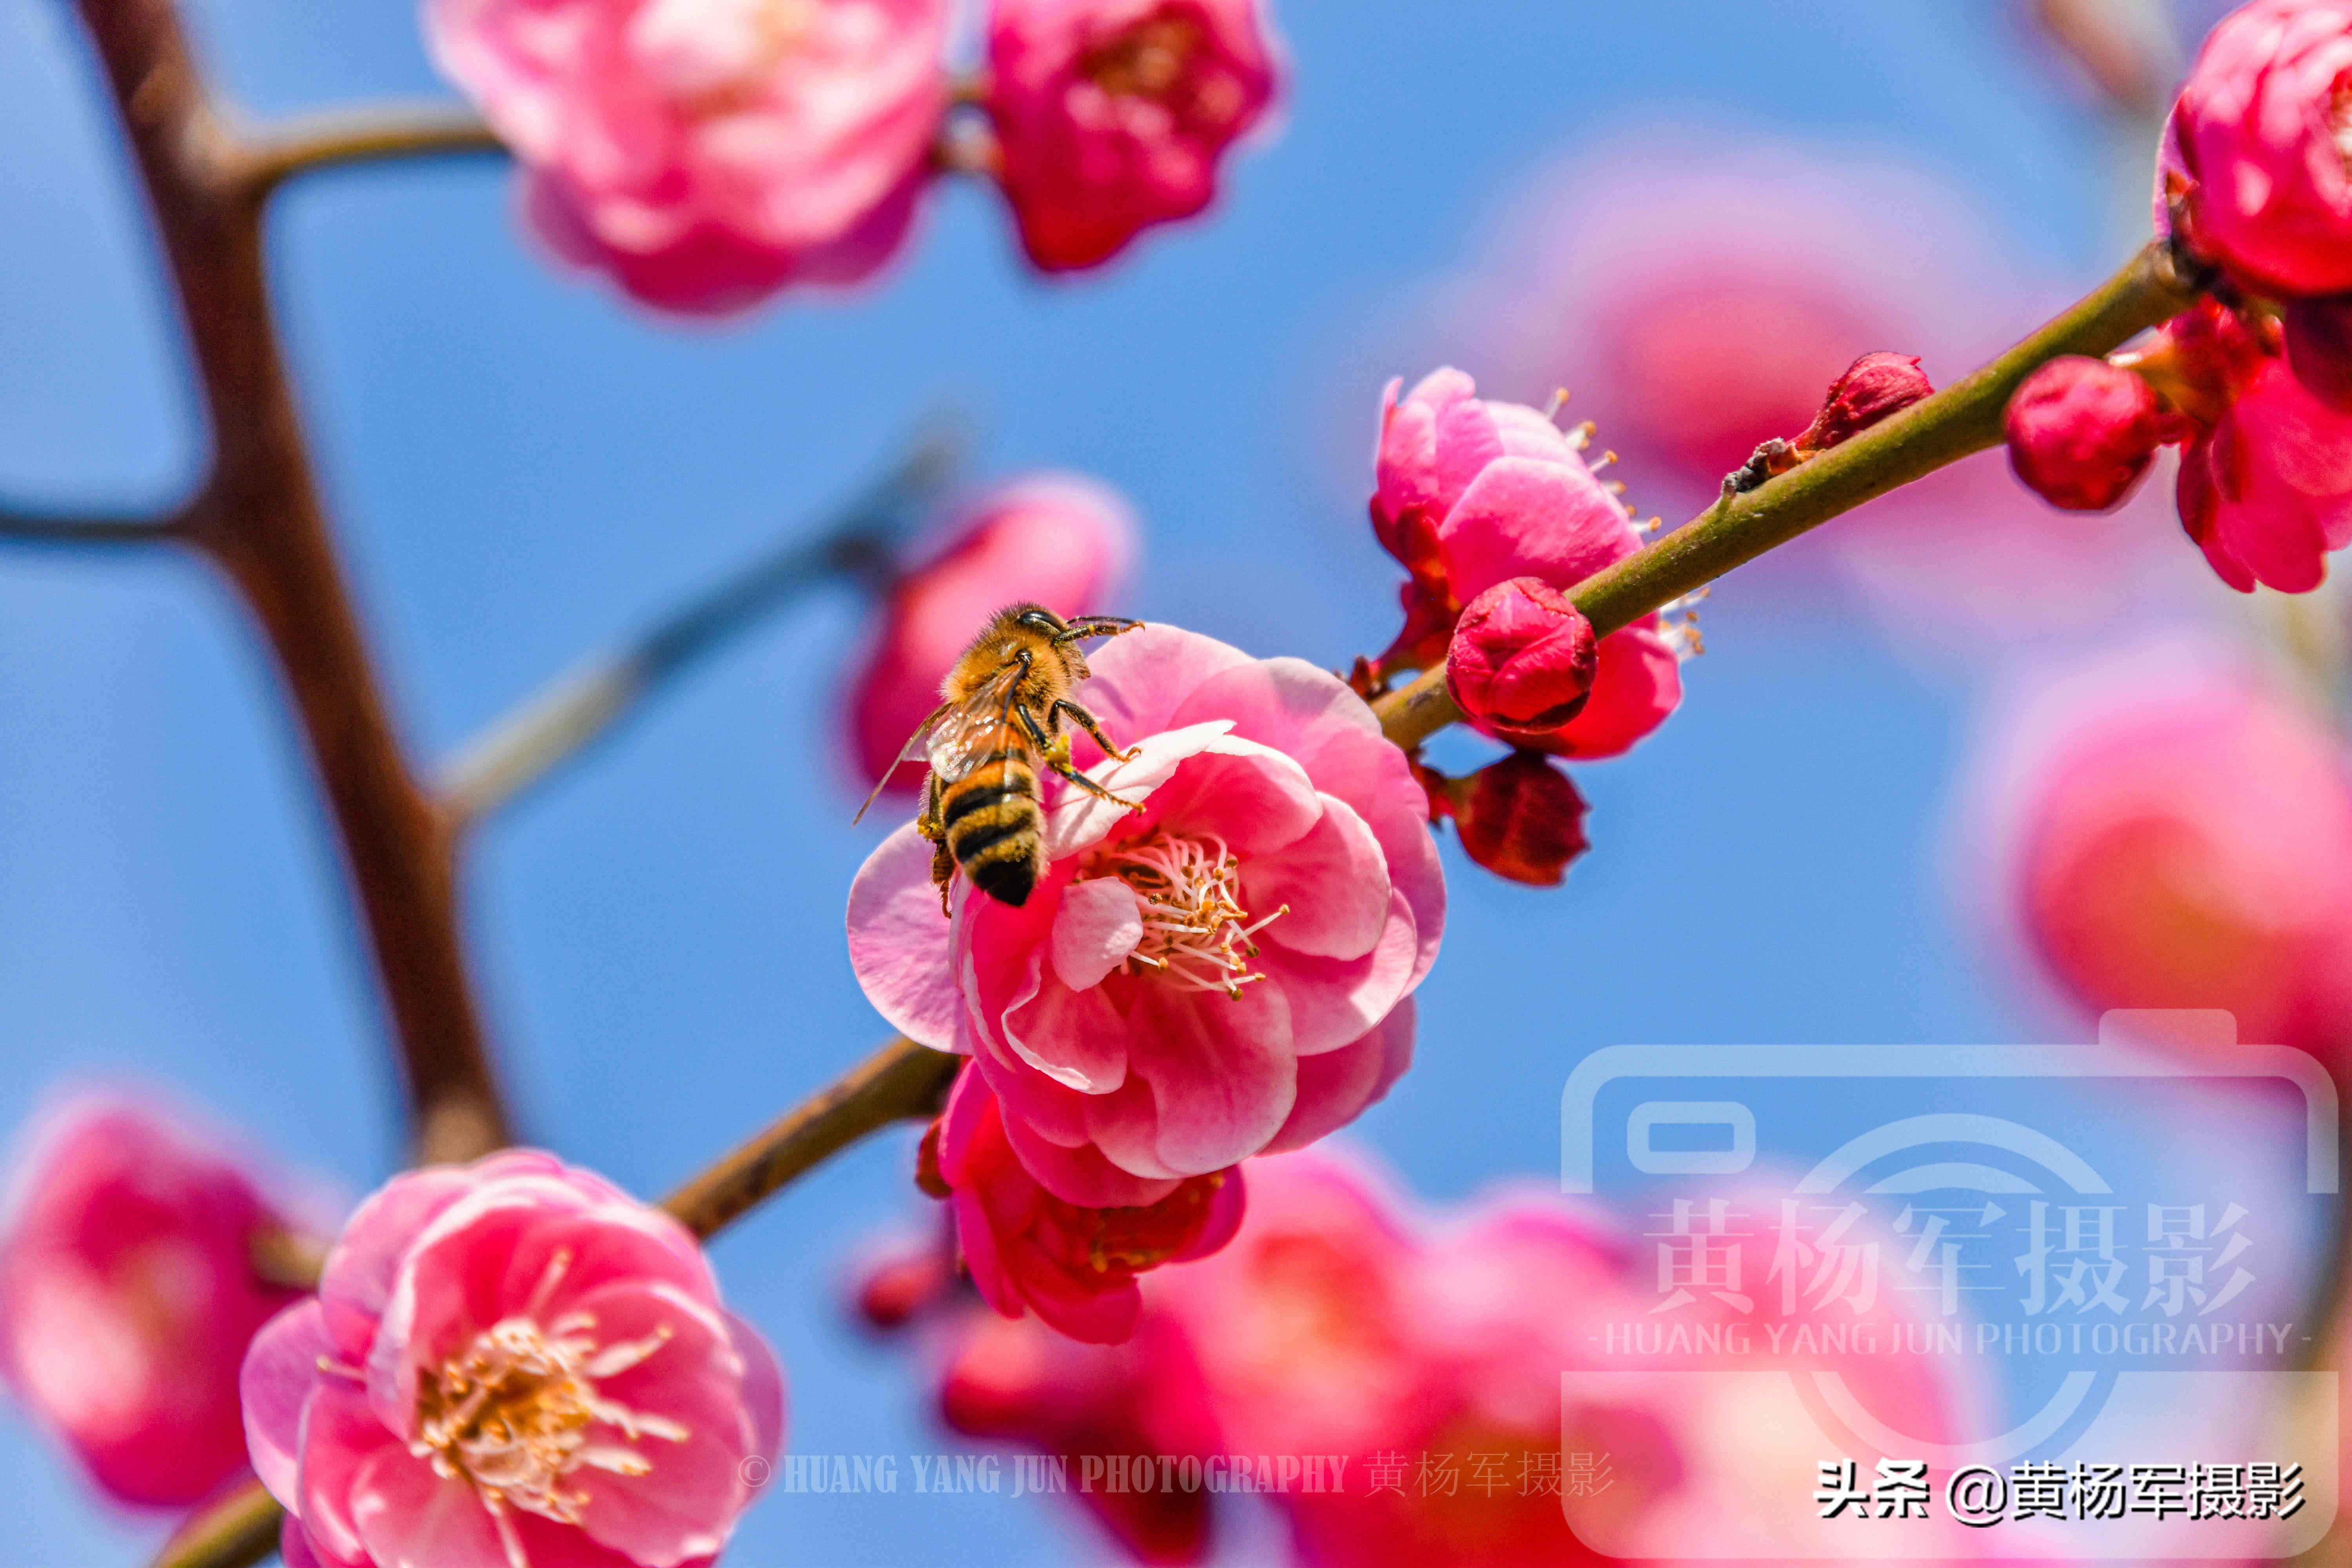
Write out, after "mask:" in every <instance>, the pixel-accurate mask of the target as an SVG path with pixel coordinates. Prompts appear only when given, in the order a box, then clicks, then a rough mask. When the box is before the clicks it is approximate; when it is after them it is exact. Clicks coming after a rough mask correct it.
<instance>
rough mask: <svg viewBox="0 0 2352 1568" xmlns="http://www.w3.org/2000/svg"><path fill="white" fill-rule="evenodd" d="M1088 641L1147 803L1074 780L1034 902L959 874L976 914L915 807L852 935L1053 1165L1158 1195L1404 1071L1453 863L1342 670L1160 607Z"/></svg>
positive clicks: (1096, 1185)
mask: <svg viewBox="0 0 2352 1568" xmlns="http://www.w3.org/2000/svg"><path fill="white" fill-rule="evenodd" d="M1089 662H1090V663H1091V664H1092V666H1093V670H1094V678H1093V679H1091V680H1089V681H1088V682H1087V684H1086V685H1085V686H1084V687H1082V688H1081V689H1080V691H1079V696H1080V699H1081V700H1083V701H1085V702H1086V704H1087V706H1088V707H1089V708H1091V709H1092V710H1094V711H1095V712H1096V713H1097V715H1099V716H1100V718H1101V720H1102V722H1103V726H1104V728H1105V730H1106V731H1108V734H1109V735H1110V736H1111V738H1112V739H1113V740H1114V741H1115V742H1118V743H1119V744H1121V745H1123V746H1127V747H1129V748H1133V749H1135V750H1136V752H1137V754H1136V755H1135V756H1134V758H1133V760H1131V761H1126V762H1108V763H1103V762H1099V761H1097V759H1099V757H1100V752H1099V751H1098V750H1097V749H1096V748H1095V747H1094V746H1093V745H1092V742H1088V741H1085V740H1083V739H1082V740H1080V741H1078V742H1076V748H1075V752H1074V754H1075V755H1076V760H1077V761H1078V762H1079V763H1080V764H1081V765H1082V766H1083V765H1085V764H1087V763H1095V764H1096V765H1094V766H1093V767H1092V768H1091V769H1090V773H1091V776H1093V777H1094V778H1095V779H1097V781H1099V782H1100V783H1101V784H1104V785H1105V786H1107V787H1108V789H1110V790H1111V791H1113V792H1115V793H1117V794H1118V795H1119V797H1120V798H1121V799H1122V800H1126V801H1133V802H1137V803H1139V804H1140V805H1142V807H1143V809H1142V811H1141V812H1140V813H1130V812H1129V811H1128V810H1127V809H1125V808H1124V807H1123V806H1121V805H1118V804H1114V803H1111V802H1106V801H1103V800H1100V799H1098V798H1097V797H1095V796H1093V795H1086V794H1083V793H1081V792H1078V791H1076V790H1074V789H1071V788H1069V787H1067V786H1063V785H1059V784H1056V785H1055V787H1054V788H1053V789H1052V790H1051V792H1050V793H1049V795H1048V796H1047V799H1046V801H1045V806H1046V822H1045V852H1046V855H1047V857H1048V858H1049V860H1050V862H1051V864H1050V866H1049V868H1048V870H1047V873H1046V875H1045V878H1044V879H1042V880H1041V881H1040V882H1039V883H1038V885H1037V888H1036V890H1035V891H1034V892H1033V893H1032V894H1031V895H1030V897H1029V899H1028V900H1027V902H1026V903H1024V904H1023V905H1022V906H1020V907H1019V908H1014V907H1013V906H1011V905H1007V904H1003V903H1000V902H998V901H997V900H993V899H992V898H989V897H987V896H986V895H984V894H977V893H975V892H974V891H973V890H972V889H971V886H970V884H969V882H968V881H966V880H965V879H961V878H959V879H957V880H956V881H955V883H954V884H953V885H952V888H953V891H952V895H951V897H952V915H951V917H950V916H947V915H942V914H941V913H940V896H939V892H938V889H936V887H935V886H934V885H933V883H932V880H931V873H930V864H931V847H930V845H929V843H927V842H926V841H925V840H924V839H923V838H922V837H921V836H920V835H919V834H918V833H917V832H916V831H915V829H914V827H913V826H912V825H911V824H910V825H908V826H906V827H903V828H901V829H900V830H899V831H898V832H897V833H895V834H893V835H892V836H891V837H889V838H887V839H886V840H884V842H883V843H882V845H881V846H880V847H878V848H877V849H876V850H875V852H874V854H873V856H872V857H871V858H868V860H867V861H866V866H865V868H864V869H863V870H861V871H860V872H859V873H858V876H857V879H856V883H855V884H854V885H853V886H852V888H851V889H850V897H849V955H850V962H851V963H852V965H853V966H854V967H855V969H856V973H857V977H858V982H859V984H861V985H863V986H864V987H865V990H866V996H867V998H868V1000H870V1001H871V1002H872V1003H873V1004H874V1005H875V1006H876V1007H877V1009H879V1010H880V1012H881V1013H882V1015H883V1016H885V1017H886V1018H887V1019H889V1020H890V1021H891V1023H892V1024H893V1025H895V1026H897V1027H898V1028H899V1029H901V1030H903V1031H904V1032H905V1033H906V1034H907V1035H908V1037H910V1038H912V1039H915V1040H918V1041H920V1042H921V1043H923V1044H925V1045H928V1046H931V1047H936V1048H938V1049H940V1050H954V1051H959V1052H962V1053H964V1054H967V1055H970V1056H971V1057H973V1058H975V1060H976V1061H977V1063H978V1067H979V1070H980V1073H981V1076H982V1078H983V1079H985V1080H986V1082H987V1084H988V1087H989V1088H990V1089H992V1090H993V1091H994V1092H995V1094H996V1097H997V1099H998V1100H999V1102H1000V1104H1001V1105H1002V1107H1003V1119H1004V1130H1005V1133H1006V1135H1007V1137H1008V1138H1009V1140H1010V1141H1011V1143H1012V1146H1013V1150H1014V1152H1016V1153H1017V1154H1018V1155H1019V1156H1020V1159H1021V1163H1023V1165H1024V1166H1025V1167H1026V1168H1027V1169H1028V1171H1029V1173H1031V1174H1032V1175H1033V1176H1034V1177H1035V1178H1036V1179H1037V1181H1038V1182H1039V1183H1040V1184H1042V1185H1043V1186H1044V1187H1045V1189H1046V1190H1047V1191H1048V1192H1050V1193H1052V1194H1054V1195H1055V1196H1056V1197H1059V1198H1061V1199H1064V1200H1065V1201H1066V1202H1069V1203H1073V1204H1078V1205H1087V1206H1089V1207H1101V1206H1111V1205H1145V1204H1151V1203H1156V1202H1158V1201H1159V1200H1160V1199H1161V1198H1164V1197H1166V1196H1167V1195H1168V1194H1170V1193H1171V1192H1172V1191H1174V1190H1175V1188H1176V1186H1177V1185H1178V1184H1180V1183H1181V1182H1182V1181H1184V1180H1185V1179H1186V1178H1188V1177H1192V1176H1200V1175H1206V1174H1208V1173H1212V1172H1214V1171H1220V1170H1223V1169H1224V1168H1225V1167H1226V1166H1229V1165H1232V1164H1234V1163H1237V1162H1239V1161H1241V1160H1243V1159H1245V1158H1247V1157H1248V1156H1250V1155H1253V1154H1256V1153H1259V1152H1264V1151H1265V1150H1267V1149H1269V1148H1274V1149H1280V1148H1288V1147H1296V1146H1297V1145H1300V1144H1304V1143H1307V1142H1312V1141H1313V1140H1315V1139H1317V1138H1319V1137H1321V1136H1322V1135H1323V1134H1325V1133H1327V1132H1328V1131H1331V1130H1332V1129H1334V1128H1336V1127H1339V1126H1340V1125H1342V1124H1344V1123H1346V1122H1348V1121H1351V1120H1353V1119H1354V1118H1355V1117H1356V1116H1357V1115H1358V1114H1360V1112H1361V1111H1362V1110H1363V1109H1364V1108H1365V1107H1366V1106H1367V1105H1369V1104H1370V1103H1371V1102H1372V1101H1373V1100H1376V1099H1378V1098H1379V1097H1380V1096H1381V1094H1383V1093H1385V1092H1386V1091H1387V1089H1388V1087H1389V1085H1390V1084H1391V1083H1392V1082H1393V1081H1394V1080H1395V1079H1396V1077H1397V1075H1398V1074H1399V1073H1401V1072H1402V1070H1403V1069H1404V1066H1405V1064H1406V1063H1407V1062H1408V1061H1409V1060H1410V1059H1411V1057H1412V1011H1411V1009H1410V1007H1409V1006H1407V1005H1405V1003H1406V998H1407V997H1408V996H1409V995H1410V994H1411V993H1412V990H1413V988H1414V987H1416V986H1417V985H1419V984H1421V981H1422V979H1423V976H1424V975H1426V974H1427V973H1429V969H1430V965H1431V964H1432V963H1434V962H1435V959H1436V956H1437V947H1438V941H1439V937H1440V935H1441V933H1442V931H1443V928H1444V913H1445V887H1444V878H1443V874H1442V873H1441V871H1440V870H1439V868H1438V861H1437V853H1436V849H1435V847H1434V846H1433V844H1432V843H1431V840H1430V835H1429V827H1428V810H1427V806H1426V805H1425V803H1424V800H1423V795H1422V791H1421V787H1420V785H1419V784H1416V783H1415V782H1414V780H1413V777H1412V773H1411V772H1410V770H1409V769H1408V767H1407V765H1406V763H1405V759H1404V754H1403V753H1402V752H1400V751H1399V750H1398V749H1397V748H1396V747H1395V746H1393V745H1391V744H1390V742H1388V741H1387V740H1386V739H1385V738H1383V737H1382V736H1381V732H1380V726H1379V723H1378V722H1377V721H1375V720H1374V719H1373V717H1372V713H1371V710H1370V709H1369V708H1368V707H1366V706H1365V704H1364V702H1363V701H1362V700H1361V699H1360V698H1358V697H1357V696H1356V695H1355V693H1354V692H1352V691H1350V690H1349V689H1348V688H1347V687H1346V686H1345V685H1343V684H1342V683H1341V682H1340V681H1339V680H1338V679H1335V678H1334V677H1332V676H1331V675H1329V674H1328V673H1326V672H1325V671H1322V670H1319V669H1317V668H1314V667H1312V666H1310V665H1307V664H1306V663H1304V662H1302V661H1300V660H1297V659H1292V658H1274V659H1256V658H1251V657H1250V656H1248V655H1247V654H1244V653H1243V652H1242V651H1240V650H1239V649H1238V648H1234V647H1227V646H1226V645H1225V644H1223V643H1220V642H1217V641H1215V640H1214V639H1213V638H1210V637H1201V636H1198V635H1196V634H1193V633H1190V632H1185V631H1181V630H1178V629H1177V628H1175V627H1172V626H1147V627H1145V628H1143V629H1142V630H1140V631H1138V632H1134V633H1131V634H1129V635H1128V636H1126V637H1119V638H1118V639H1117V640H1116V641H1113V642H1112V643H1110V644H1109V645H1108V646H1107V647H1104V648H1102V649H1101V651H1099V652H1098V653H1096V654H1094V655H1092V656H1090V660H1089ZM1147 899H1149V900H1151V905H1150V910H1151V913H1152V915H1153V919H1152V921H1151V923H1150V926H1148V927H1147V926H1146V925H1145V923H1144V914H1145V910H1146V906H1145V902H1144V900H1147Z"/></svg>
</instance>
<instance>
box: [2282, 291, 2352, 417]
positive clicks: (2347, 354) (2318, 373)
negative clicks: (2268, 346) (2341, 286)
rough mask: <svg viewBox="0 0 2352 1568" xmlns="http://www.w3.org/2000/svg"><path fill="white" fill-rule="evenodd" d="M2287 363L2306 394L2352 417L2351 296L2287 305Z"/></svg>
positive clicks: (2289, 302)
mask: <svg viewBox="0 0 2352 1568" xmlns="http://www.w3.org/2000/svg"><path fill="white" fill-rule="evenodd" d="M2286 363H2287V368H2288V369H2289V370H2292V371H2293V372H2294V378H2295V380H2297V381H2299V382H2301V383H2303V389H2304V390H2305V392H2308V393H2310V394H2311V395H2312V396H2314V397H2315V398H2317V399H2319V401H2320V402H2322V403H2324V404H2326V405H2327V406H2328V407H2330V408H2332V409H2334V410H2335V411H2336V413H2338V414H2352V294H2329V295H2326V296H2325V297H2324V298H2320V299H2313V300H2288V301H2287V305H2286Z"/></svg>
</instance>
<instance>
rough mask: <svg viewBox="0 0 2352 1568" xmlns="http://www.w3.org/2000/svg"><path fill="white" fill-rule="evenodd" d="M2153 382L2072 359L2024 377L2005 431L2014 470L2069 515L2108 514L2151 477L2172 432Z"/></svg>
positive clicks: (2096, 362)
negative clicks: (2144, 478)
mask: <svg viewBox="0 0 2352 1568" xmlns="http://www.w3.org/2000/svg"><path fill="white" fill-rule="evenodd" d="M2165 425H2166V421H2165V417H2164V409H2163V405H2161V404H2160V403H2158V400H2157V395H2156V393H2155V391H2154V389H2152V388H2151V387H2150V386H2149V385H2148V384H2147V382H2145V381H2142V380H2141V379H2140V378H2139V377H2138V376H2137V375H2134V374H2132V373H2131V372H2130V371H2127V370H2123V369H2119V368H2117V367H2116V366H2115V365H2111V364H2109V363H2107V362H2106V361H2105V360H2099V359H2089V358H2085V357H2084V356H2083V355H2081V354H2067V355H2064V356H2063V357H2061V358H2058V359H2053V360H2052V361H2051V362H2050V363H2048V364H2045V365H2043V366H2042V368H2041V369H2040V370H2037V371H2035V372H2034V373H2033V374H2032V375H2030V376H2028V377H2026V378H2025V384H2024V385H2022V386H2021V387H2019V388H2018V389H2017V394H2016V395H2015V396H2013V397H2011V399H2010V400H2009V413H2008V415H2007V416H2005V417H2004V419H2003V421H2002V428H2003V429H2004V430H2005V431H2006V432H2007V434H2008V437H2009V466H2010V468H2011V469H2012V470H2014V471H2015V473H2016V475H2017V477H2018V479H2019V480H2020V481H2021V482H2022V483H2023V484H2024V485H2025V487H2026V488H2027V489H2031V490H2032V491H2033V493H2034V494H2036V495H2038V496H2040V497H2041V498H2042V500H2046V501H2048V502H2049V503H2050V504H2051V505H2052V506H2054V507H2058V508H2060V509H2061V510H2065V511H2105V510H2107V509H2108V508H2110V507H2113V506H2116V505H2118V504H2120V503H2121V502H2122V500H2124V498H2125V497H2126V496H2128V495H2129V494H2131V492H2132V487H2133V486H2134V485H2137V483H2139V479H2140V476H2141V475H2143V474H2145V473H2147V465H2148V460H2149V459H2150V458H2154V457H2155V456H2156V449H2157V447H2158V446H2159V445H2161V444H2162V442H2163V440H2164V437H2165V434H2166V430H2165Z"/></svg>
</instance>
